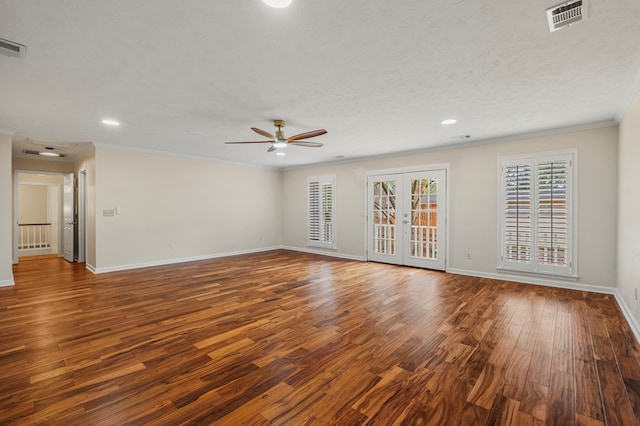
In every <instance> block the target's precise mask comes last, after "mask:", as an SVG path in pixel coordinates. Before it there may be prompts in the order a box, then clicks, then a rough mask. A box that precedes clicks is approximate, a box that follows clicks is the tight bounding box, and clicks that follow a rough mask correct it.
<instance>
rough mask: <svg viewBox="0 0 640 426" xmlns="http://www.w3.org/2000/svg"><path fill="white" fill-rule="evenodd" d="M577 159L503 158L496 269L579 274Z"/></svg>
mask: <svg viewBox="0 0 640 426" xmlns="http://www.w3.org/2000/svg"><path fill="white" fill-rule="evenodd" d="M574 156H575V153H574V152H561V153H544V154H532V155H527V156H518V157H503V158H500V159H499V173H500V186H501V190H500V192H499V194H500V203H499V204H500V207H499V216H498V217H499V227H498V228H499V232H500V237H499V246H500V247H499V255H498V268H502V269H513V270H518V271H523V272H533V273H547V274H554V275H564V276H575V275H576V272H575V271H576V250H575V247H576V246H577V245H576V241H575V238H576V234H575V232H574V230H575V229H576V226H575V219H574V218H575V211H574V201H573V197H574V193H575V191H574V185H575V178H574V174H573V173H574V172H573V171H574V158H573V157H574Z"/></svg>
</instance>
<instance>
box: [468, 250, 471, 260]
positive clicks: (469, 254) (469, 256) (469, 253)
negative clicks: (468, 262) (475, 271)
mask: <svg viewBox="0 0 640 426" xmlns="http://www.w3.org/2000/svg"><path fill="white" fill-rule="evenodd" d="M467 259H471V252H470V251H468V252H467Z"/></svg>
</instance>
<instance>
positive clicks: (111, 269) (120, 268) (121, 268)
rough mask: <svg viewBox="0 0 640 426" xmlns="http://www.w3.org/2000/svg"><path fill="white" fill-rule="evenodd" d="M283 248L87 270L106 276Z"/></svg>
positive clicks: (257, 249)
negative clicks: (108, 273) (120, 272)
mask: <svg viewBox="0 0 640 426" xmlns="http://www.w3.org/2000/svg"><path fill="white" fill-rule="evenodd" d="M280 248H282V247H281V246H275V247H261V248H256V249H248V250H239V251H232V252H224V253H211V254H205V255H201V256H192V257H181V258H176V259H164V260H154V261H151V262H142V263H131V264H128V265H117V266H107V267H104V268H95V267H93V266H90V265H87V269H89V270H90V271H91V272H93V273H94V274H104V273H107V272H117V271H128V270H130V269H139V268H150V267H153V266H164V265H172V264H174V263H184V262H194V261H196V260H207V259H216V258H219V257H228V256H238V255H241V254H251V253H260V252H263V251H271V250H277V249H280Z"/></svg>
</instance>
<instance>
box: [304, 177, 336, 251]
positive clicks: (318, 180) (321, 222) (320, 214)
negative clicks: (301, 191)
mask: <svg viewBox="0 0 640 426" xmlns="http://www.w3.org/2000/svg"><path fill="white" fill-rule="evenodd" d="M312 184H317V185H319V194H318V200H317V204H318V209H317V213H316V212H315V211H314V210H315V209H313V208H312V190H311V185H312ZM326 187H330V188H331V199H330V201H329V204H330V206H331V209H330V211H327V209H326V204H324V203H323V198H325V197H323V188H326ZM324 195H325V196H326V193H325V194H324ZM314 214H317V219H315V220H317V223H318V229H317V230H313V229H312V226H313V224H312V222H313V219H312V217H313V215H314ZM327 214H329V215H330V216H327ZM327 218H329V221H327V220H326V219H327ZM327 226H330V230H329V231H328V232H327V230H326V228H327ZM323 229H324V231H323ZM316 233H317V238H316V237H314V234H316ZM327 234H329V238H326V237H327ZM307 246H308V247H319V248H327V249H336V248H337V243H336V176H335V175H325V176H309V177H307Z"/></svg>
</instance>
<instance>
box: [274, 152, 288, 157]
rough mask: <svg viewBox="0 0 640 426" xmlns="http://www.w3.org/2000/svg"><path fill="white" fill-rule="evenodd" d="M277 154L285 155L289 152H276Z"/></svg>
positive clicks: (279, 155)
mask: <svg viewBox="0 0 640 426" xmlns="http://www.w3.org/2000/svg"><path fill="white" fill-rule="evenodd" d="M276 155H277V156H278V157H284V156H285V155H287V153H286V152H276Z"/></svg>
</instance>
